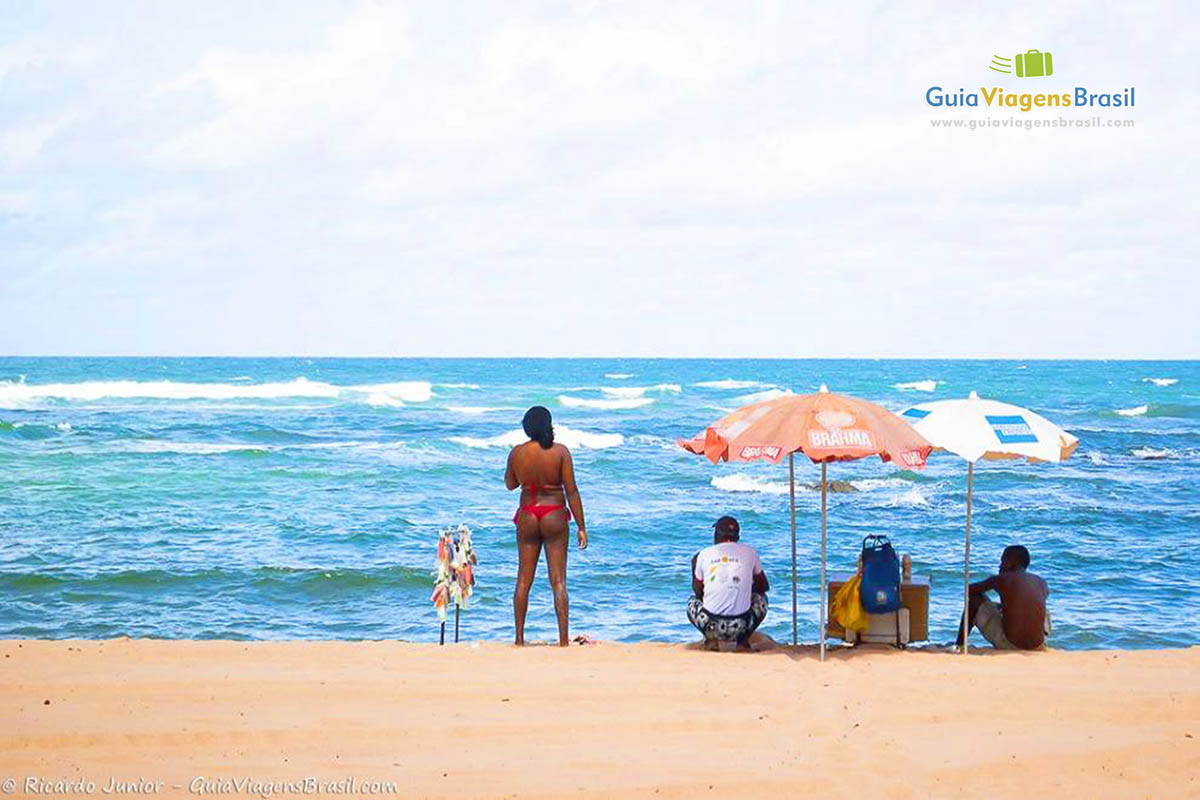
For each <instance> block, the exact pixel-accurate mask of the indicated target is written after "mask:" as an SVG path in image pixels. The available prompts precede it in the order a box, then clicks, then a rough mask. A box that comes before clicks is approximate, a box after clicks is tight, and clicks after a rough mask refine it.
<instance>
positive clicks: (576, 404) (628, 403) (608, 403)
mask: <svg viewBox="0 0 1200 800" xmlns="http://www.w3.org/2000/svg"><path fill="white" fill-rule="evenodd" d="M558 402H559V404H560V405H562V406H565V407H566V408H599V409H605V410H609V411H615V410H623V409H630V408H641V407H642V406H648V405H650V404H651V403H653V402H654V399H653V398H651V397H625V398H616V399H613V400H596V399H593V398H589V397H571V396H570V395H566V394H560V395H559V396H558Z"/></svg>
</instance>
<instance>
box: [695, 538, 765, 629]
mask: <svg viewBox="0 0 1200 800" xmlns="http://www.w3.org/2000/svg"><path fill="white" fill-rule="evenodd" d="M762 571H763V568H762V562H761V561H759V560H758V551H757V550H755V549H754V548H753V547H751V546H750V545H748V544H742V543H741V542H721V543H720V544H714V545H713V546H712V547H706V548H704V549H703V550H701V551H700V554H699V555H698V556H697V557H696V570H695V576H696V580H698V581H704V609H705V610H706V611H708V612H709V613H711V614H720V615H722V616H726V617H736V616H737V615H739V614H745V613H746V612H747V611H749V610H750V594H751V588H752V587H753V585H754V576H755V575H761V574H762Z"/></svg>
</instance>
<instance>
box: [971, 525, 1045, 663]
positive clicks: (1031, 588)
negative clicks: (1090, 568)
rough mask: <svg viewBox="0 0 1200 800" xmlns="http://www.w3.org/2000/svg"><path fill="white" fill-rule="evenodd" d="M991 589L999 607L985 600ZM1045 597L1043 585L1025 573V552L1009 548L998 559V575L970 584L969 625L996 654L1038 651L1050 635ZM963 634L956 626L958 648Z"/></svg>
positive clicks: (1026, 556) (1026, 560)
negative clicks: (981, 635) (970, 624)
mask: <svg viewBox="0 0 1200 800" xmlns="http://www.w3.org/2000/svg"><path fill="white" fill-rule="evenodd" d="M992 589H995V590H996V592H998V593H999V595H1000V605H996V604H995V603H993V602H992V601H991V600H990V599H989V598H988V596H987V594H986V593H987V592H989V591H991V590H992ZM1049 594H1050V587H1049V586H1047V585H1046V582H1045V581H1044V580H1042V579H1041V578H1040V577H1038V576H1037V575H1034V574H1033V573H1032V572H1030V571H1029V551H1028V550H1026V549H1025V548H1024V547H1023V546H1021V545H1019V544H1014V545H1009V546H1008V547H1006V548H1004V553H1003V554H1002V555H1001V556H1000V574H999V575H993V576H992V577H990V578H987V579H985V580H982V581H978V582H977V583H972V584H971V588H970V602H971V606H970V611H971V616H970V619H971V623H972V624H973V625H974V626H975V627H976V628H978V629H979V632H980V633H982V634H983V638H985V639H987V640H988V642H990V643H991V645H992V647H995V648H996V649H997V650H1040V649H1042V648H1044V647H1045V645H1046V634H1048V633H1049V632H1050V615H1049V614H1048V613H1047V611H1046V598H1047V597H1048V596H1049ZM966 633H967V632H964V631H963V630H962V626H961V625H960V626H959V631H958V644H960V645H961V644H962V642H963V637H964V636H965V635H966Z"/></svg>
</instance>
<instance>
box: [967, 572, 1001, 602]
mask: <svg viewBox="0 0 1200 800" xmlns="http://www.w3.org/2000/svg"><path fill="white" fill-rule="evenodd" d="M999 582H1000V576H999V575H993V576H991V577H990V578H984V579H983V580H981V581H976V582H975V583H972V584H971V588H970V594H971V596H972V597H974V596H975V595H977V594H983V593H984V592H990V591H991V590H993V589H996V588H997V587H998V586H999Z"/></svg>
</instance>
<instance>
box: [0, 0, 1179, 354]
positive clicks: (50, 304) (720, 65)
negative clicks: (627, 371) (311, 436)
mask: <svg viewBox="0 0 1200 800" xmlns="http://www.w3.org/2000/svg"><path fill="white" fill-rule="evenodd" d="M839 5H840V4H829V3H821V4H816V3H813V4H809V5H807V6H805V5H802V4H799V3H790V2H781V3H749V4H744V3H711V4H704V3H698V2H687V3H680V4H672V3H666V2H662V3H628V4H626V3H619V2H604V3H599V2H597V3H551V2H546V3H524V2H505V3H478V4H475V3H469V2H462V3H411V4H402V3H361V2H330V3H323V2H315V3H300V2H281V3H267V2H259V3H223V2H211V3H196V2H187V3H167V2H144V3H121V4H117V3H90V2H89V3H53V2H49V3H44V4H43V3H38V4H26V3H14V2H9V0H0V355H308V356H334V355H346V356H350V355H364V356H367V355H370V356H580V357H592V356H626V357H632V356H647V357H654V356H695V357H880V358H884V357H915V358H934V357H948V358H954V357H964V358H970V357H978V358H986V357H1014V358H1038V357H1046V358H1051V357H1068V358H1196V357H1197V356H1200V348H1198V346H1197V328H1198V323H1197V320H1198V319H1200V277H1198V276H1197V275H1198V273H1197V270H1196V269H1195V259H1196V254H1197V252H1198V251H1200V247H1198V244H1200V226H1198V225H1197V207H1198V206H1197V194H1198V189H1197V171H1196V156H1195V151H1196V147H1195V141H1196V140H1197V138H1198V135H1197V129H1198V127H1200V126H1198V122H1200V119H1198V114H1197V100H1198V92H1197V76H1198V74H1200V73H1198V71H1197V68H1196V65H1195V63H1194V61H1193V58H1194V52H1193V49H1194V47H1193V45H1194V43H1195V40H1196V34H1197V32H1198V30H1200V26H1198V25H1197V23H1198V21H1200V7H1198V6H1196V5H1195V4H1193V3H1187V2H1177V3H1153V2H1151V3H1141V4H1130V3H1125V4H1111V5H1107V6H1104V7H1101V6H1099V5H1097V4H1094V3H1075V2H1064V3H1054V4H1046V3H1036V4H1034V3H1020V2H1005V3H997V4H989V7H987V8H976V9H971V8H968V7H967V6H968V5H969V4H962V3H944V4H939V3H904V4H866V3H855V4H844V5H845V6H846V7H838V6H839ZM1030 49H1038V50H1042V51H1047V52H1051V53H1052V55H1053V59H1054V74H1053V75H1052V76H1049V77H1043V78H1017V77H1015V76H1012V75H1001V74H998V73H996V72H993V71H990V70H989V68H988V65H989V63H990V62H991V58H992V56H993V55H994V54H999V55H1001V56H1006V57H1007V56H1012V55H1014V54H1016V53H1018V52H1022V53H1023V52H1025V51H1027V50H1030ZM931 86H941V87H943V88H944V89H946V90H948V91H951V92H956V91H957V90H958V89H960V88H962V89H965V90H966V91H968V92H977V91H978V90H979V88H980V87H992V86H1000V87H1001V88H1002V89H1003V90H1004V91H1005V92H1010V91H1011V92H1014V93H1020V92H1053V93H1071V92H1073V91H1074V89H1075V87H1085V88H1086V89H1087V90H1088V92H1104V93H1107V92H1118V91H1122V90H1124V89H1126V88H1128V87H1134V88H1135V91H1136V95H1135V97H1136V100H1135V105H1134V107H1133V108H1129V109H1125V108H1120V109H1114V108H1096V109H1094V110H1084V109H1077V108H1072V109H1069V110H1068V111H1063V110H1061V109H1035V110H1034V111H1031V112H1028V113H1023V112H1020V111H1019V110H1017V109H1010V108H1006V109H995V108H992V109H988V108H982V109H980V108H973V107H968V108H954V109H946V108H933V107H931V106H930V105H928V104H927V102H926V92H927V90H928V89H929V88H930V87H931ZM1093 116H1100V117H1101V118H1102V120H1105V121H1107V120H1112V119H1131V120H1133V121H1134V125H1133V126H1132V127H1128V128H1105V127H1098V128H1090V129H1082V128H1071V129H1065V128H1054V129H1051V128H1039V129H1034V130H1026V129H1024V128H1013V127H998V128H981V129H976V130H969V129H965V128H958V129H948V128H936V129H935V128H934V127H933V122H932V120H944V119H962V120H975V121H978V120H985V119H994V120H996V121H1000V120H1017V119H1019V120H1021V121H1022V122H1023V121H1025V120H1029V119H1044V120H1047V121H1049V120H1052V119H1055V118H1060V117H1061V118H1068V117H1069V118H1070V119H1073V120H1074V119H1078V120H1083V119H1088V118H1090V117H1093Z"/></svg>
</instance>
